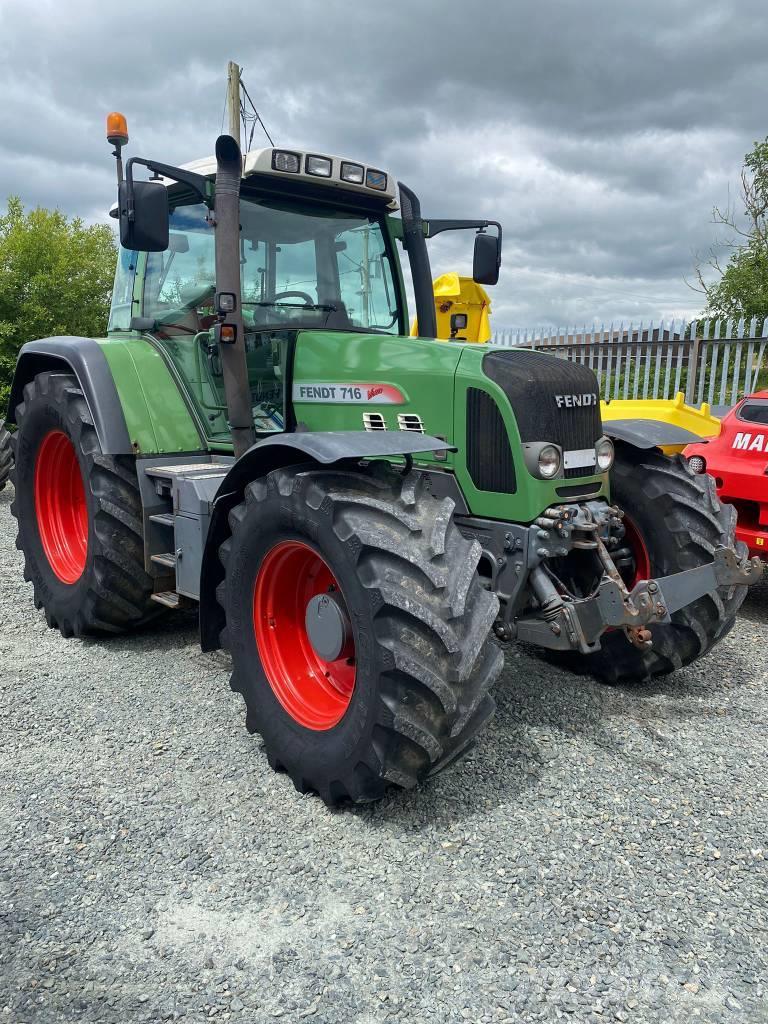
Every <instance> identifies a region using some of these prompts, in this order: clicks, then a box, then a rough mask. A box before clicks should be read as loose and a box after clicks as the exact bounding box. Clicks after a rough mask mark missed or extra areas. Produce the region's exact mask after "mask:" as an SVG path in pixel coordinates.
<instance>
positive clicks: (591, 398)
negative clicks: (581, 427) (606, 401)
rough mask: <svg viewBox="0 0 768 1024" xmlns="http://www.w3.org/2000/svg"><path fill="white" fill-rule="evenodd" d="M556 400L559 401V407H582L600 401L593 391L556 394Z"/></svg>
mask: <svg viewBox="0 0 768 1024" xmlns="http://www.w3.org/2000/svg"><path fill="white" fill-rule="evenodd" d="M555 401H556V402H557V408H558V409H562V408H563V407H565V408H566V409H574V408H575V409H582V408H584V407H587V406H593V405H597V403H598V402H599V401H600V399H599V398H598V396H597V395H596V394H594V393H593V392H588V393H587V394H584V395H555Z"/></svg>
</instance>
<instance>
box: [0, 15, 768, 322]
mask: <svg viewBox="0 0 768 1024" xmlns="http://www.w3.org/2000/svg"><path fill="white" fill-rule="evenodd" d="M735 11H738V13H734V12H735ZM767 40H768V3H766V0H740V2H739V3H738V4H729V3H723V2H722V0H719V2H712V0H663V2H661V0H643V3H636V2H632V0H624V2H616V0H613V2H608V0H599V2H598V0H533V2H529V0H485V2H484V3H482V4H476V3H475V4H469V3H455V2H452V0H441V2H440V3H437V2H429V0H420V2H419V0H410V2H399V0H390V2H388V3H379V4H376V5H361V4H355V3H351V2H349V0H347V2H341V0H281V2H279V3H278V2H269V3H266V2H264V0H249V2H248V3H245V2H241V3H231V2H228V0H216V2H215V3H213V4H210V3H206V4H202V3H198V2H196V0H185V2H184V3H180V2H177V0H163V2H161V3H157V2H152V3H147V2H145V0H131V2H130V3H126V2H122V3H119V4H118V3H114V2H112V0H101V2H100V3H93V2H87V3H86V2H79V0H66V2H61V0H57V2H51V3H42V2H38V0H0V98H1V100H2V102H0V202H2V203H3V205H4V202H5V198H6V196H7V195H9V194H13V193H17V194H19V195H20V196H21V197H22V198H23V200H24V201H25V203H27V204H29V205H35V204H42V205H45V206H58V207H59V208H60V209H61V210H63V211H65V212H66V213H68V214H79V215H82V216H84V217H86V218H88V219H91V220H103V219H106V218H105V211H106V210H107V209H108V208H109V205H110V204H111V203H112V202H113V201H114V198H115V186H114V166H113V161H112V158H111V157H110V155H109V153H110V151H109V148H108V146H107V145H106V143H105V142H104V137H103V136H104V116H105V114H106V112H107V111H109V110H121V111H123V112H124V113H125V114H126V115H127V117H128V122H129V130H130V134H131V142H130V153H131V154H134V155H139V154H140V155H143V156H151V157H154V158H156V159H161V160H165V161H168V162H171V163H181V162H184V161H187V160H191V159H194V158H196V157H198V156H204V155H207V154H208V153H211V152H212V151H213V144H214V141H215V138H216V136H217V135H218V134H219V131H220V129H221V125H222V111H223V104H224V91H225V73H226V62H227V60H228V59H230V58H231V59H234V60H237V61H238V62H239V63H240V64H241V65H242V66H243V68H244V74H243V79H244V82H245V84H246V85H247V87H248V90H249V92H250V94H251V96H252V97H253V99H254V101H255V102H256V104H257V106H258V107H259V110H260V112H261V114H262V116H263V118H264V121H265V123H266V125H267V127H268V128H269V130H270V132H271V134H272V135H273V137H274V139H275V141H276V143H277V144H278V145H285V146H296V147H299V148H308V149H313V150H315V151H317V152H331V153H338V154H343V155H348V156H350V157H353V158H355V157H356V158H359V159H361V160H363V161H367V162H369V163H371V164H375V165H380V166H382V167H384V168H386V169H387V170H390V171H391V172H392V173H393V174H395V175H396V176H397V177H398V178H400V179H401V180H403V181H404V182H406V183H407V184H409V185H410V186H411V187H412V188H414V189H415V190H416V191H417V192H418V193H419V195H420V196H421V198H422V208H423V210H424V213H425V214H426V215H432V216H467V217H470V216H471V217H478V216H479V217H489V218H493V219H497V220H500V221H501V222H502V223H503V225H504V231H505V235H504V242H505V246H504V262H503V266H502V275H501V279H500V283H499V285H498V286H497V287H496V288H495V289H494V290H493V293H492V299H493V320H494V322H495V324H496V325H497V326H502V325H504V326H507V325H524V326H528V325H530V326H532V325H535V324H541V323H559V324H564V323H573V322H577V323H581V322H584V321H586V322H587V323H591V322H593V321H598V322H600V321H603V320H606V321H610V320H621V319H625V320H626V319H632V318H635V319H638V318H646V319H647V318H649V317H654V318H655V317H658V316H661V315H666V316H671V315H684V314H693V313H696V312H698V311H699V309H700V307H701V301H700V298H699V296H698V295H696V294H695V293H693V292H691V291H690V290H689V289H688V288H687V287H686V285H685V283H684V278H685V277H689V278H690V277H691V270H692V266H693V263H694V257H695V253H696V252H705V251H706V250H707V248H708V246H709V245H710V244H711V243H712V241H713V240H714V238H715V237H716V234H715V229H714V227H713V226H712V225H711V224H710V222H709V221H710V213H711V207H712V206H713V204H715V203H721V204H722V203H724V202H725V201H726V200H727V196H728V189H729V185H730V186H731V188H732V189H733V188H734V186H735V183H736V182H737V180H738V174H739V169H740V166H741V163H742V159H743V156H744V153H745V152H747V150H749V149H750V148H751V146H752V143H753V141H754V140H755V139H758V138H764V137H765V136H766V135H767V134H768V64H767V62H766V41H767ZM258 139H259V136H258V132H257V135H256V137H255V141H254V145H256V140H258ZM259 141H260V142H261V141H263V137H262V140H259ZM471 240H472V239H471V235H470V234H467V235H461V236H458V237H454V238H453V239H451V240H449V241H448V242H441V244H440V247H439V249H438V250H436V251H435V256H434V260H433V262H434V263H435V270H436V271H440V270H447V269H459V270H462V271H464V272H469V267H470V252H471Z"/></svg>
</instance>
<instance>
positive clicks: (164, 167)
mask: <svg viewBox="0 0 768 1024" xmlns="http://www.w3.org/2000/svg"><path fill="white" fill-rule="evenodd" d="M134 164H139V165H140V166H141V167H146V168H147V169H148V170H150V171H152V173H153V174H161V175H162V176H163V177H164V178H172V179H173V180H174V181H178V182H179V183H180V184H182V185H188V186H189V187H190V188H191V189H192V190H193V191H194V192H196V193H197V194H198V195H199V196H200V198H201V199H207V198H208V194H209V186H210V182H209V180H208V179H207V178H205V177H203V175H202V174H195V172H194V171H185V170H184V168H183V167H174V166H173V165H172V164H161V163H158V161H157V160H145V159H144V157H142V156H132V157H131V159H130V160H129V161H128V163H127V164H126V165H125V183H126V192H127V196H128V209H127V213H128V220H130V221H132V220H133V219H134V205H133V165H134Z"/></svg>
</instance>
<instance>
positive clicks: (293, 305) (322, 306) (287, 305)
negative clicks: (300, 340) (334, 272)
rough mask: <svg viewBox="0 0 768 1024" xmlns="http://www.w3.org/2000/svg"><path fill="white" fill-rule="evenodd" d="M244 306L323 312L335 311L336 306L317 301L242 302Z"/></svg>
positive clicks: (336, 309)
mask: <svg viewBox="0 0 768 1024" xmlns="http://www.w3.org/2000/svg"><path fill="white" fill-rule="evenodd" d="M243 305H244V306H272V307H277V309H319V310H322V312H324V313H336V312H337V311H338V308H339V307H338V306H333V305H331V304H330V303H317V302H244V303H243Z"/></svg>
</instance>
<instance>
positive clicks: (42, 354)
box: [7, 337, 133, 455]
mask: <svg viewBox="0 0 768 1024" xmlns="http://www.w3.org/2000/svg"><path fill="white" fill-rule="evenodd" d="M45 371H50V372H52V373H71V374H73V375H74V376H75V377H76V378H77V380H78V383H79V385H80V389H81V390H82V392H83V396H84V397H85V402H86V404H87V406H88V409H89V411H90V414H91V419H92V420H93V425H94V427H95V429H96V435H97V437H98V439H99V444H100V445H101V450H102V452H103V453H104V455H130V454H131V453H132V452H133V449H132V447H131V439H130V437H129V436H128V427H127V426H126V423H125V417H124V416H123V407H122V404H121V402H120V397H119V395H118V393H117V388H116V387H115V382H114V379H113V377H112V371H111V370H110V368H109V363H108V362H107V359H106V356H105V355H104V353H103V351H102V349H101V346H100V345H99V344H98V343H97V342H95V341H94V340H93V338H75V337H63V338H43V339H41V340H40V341H28V342H27V343H26V345H23V346H22V348H21V351H20V352H19V357H18V359H17V361H16V371H15V373H14V376H13V383H12V384H11V395H10V398H9V400H8V416H7V420H8V422H9V423H15V422H16V406H17V405H20V404H21V402H23V401H24V387H25V385H27V384H29V382H30V381H32V380H34V378H35V376H36V375H37V374H38V373H44V372H45Z"/></svg>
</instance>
